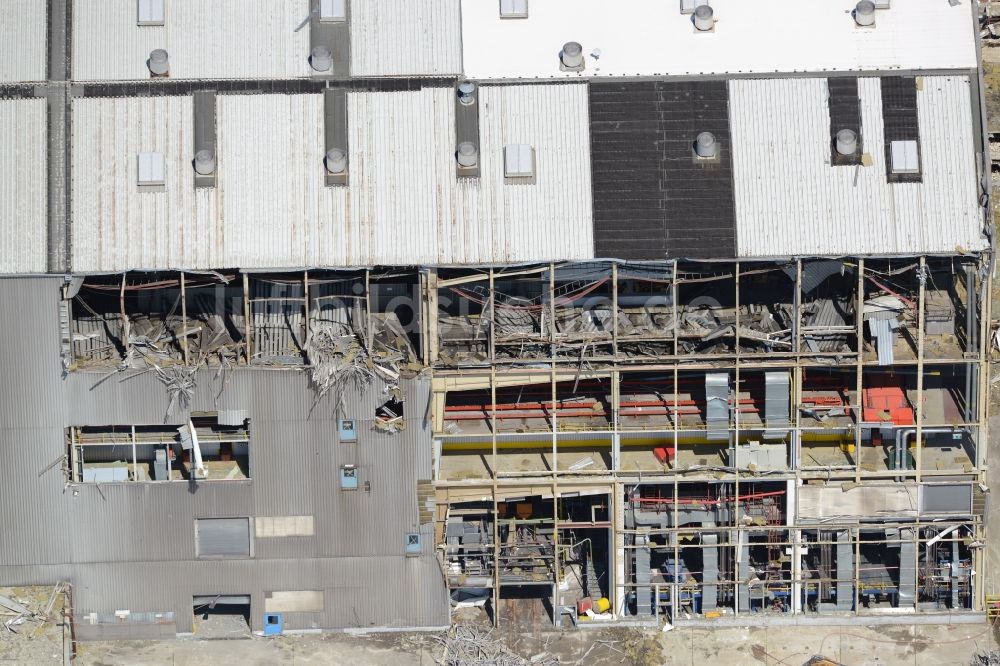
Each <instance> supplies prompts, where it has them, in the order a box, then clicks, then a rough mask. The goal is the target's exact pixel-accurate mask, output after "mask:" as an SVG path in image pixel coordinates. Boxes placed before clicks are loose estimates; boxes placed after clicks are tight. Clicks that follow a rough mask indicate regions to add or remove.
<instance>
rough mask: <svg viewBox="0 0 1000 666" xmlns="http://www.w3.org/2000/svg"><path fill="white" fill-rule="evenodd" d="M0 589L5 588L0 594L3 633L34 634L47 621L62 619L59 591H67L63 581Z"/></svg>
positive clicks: (32, 635) (25, 635) (40, 629)
mask: <svg viewBox="0 0 1000 666" xmlns="http://www.w3.org/2000/svg"><path fill="white" fill-rule="evenodd" d="M3 591H4V592H7V594H0V622H3V627H4V629H5V631H4V632H2V633H3V635H5V636H7V637H10V636H11V635H20V636H23V637H26V638H34V637H35V636H37V634H38V633H39V632H41V631H42V629H43V628H44V627H45V626H46V625H48V624H54V623H57V622H60V621H61V613H62V607H63V601H62V595H63V594H64V593H65V592H66V586H65V585H64V584H63V583H57V584H56V585H55V586H53V587H52V588H42V587H29V588H14V589H11V588H6V589H4V590H3Z"/></svg>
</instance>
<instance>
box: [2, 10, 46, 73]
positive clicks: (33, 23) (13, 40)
mask: <svg viewBox="0 0 1000 666" xmlns="http://www.w3.org/2000/svg"><path fill="white" fill-rule="evenodd" d="M45 4H46V3H45V2H42V0H4V3H3V19H2V20H0V83H14V82H18V81H44V80H45V65H46V60H47V57H48V56H47V54H46V52H45V48H46V45H47V44H48V36H47V32H48V24H47V19H46V16H45V10H46V7H45Z"/></svg>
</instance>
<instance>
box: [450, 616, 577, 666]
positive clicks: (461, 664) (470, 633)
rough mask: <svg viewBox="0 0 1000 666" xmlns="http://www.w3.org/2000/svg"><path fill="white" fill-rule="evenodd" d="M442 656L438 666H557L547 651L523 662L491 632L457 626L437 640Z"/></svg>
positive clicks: (556, 661) (469, 626)
mask: <svg viewBox="0 0 1000 666" xmlns="http://www.w3.org/2000/svg"><path fill="white" fill-rule="evenodd" d="M438 640H439V641H441V643H443V644H444V655H442V657H441V658H440V659H438V660H437V663H439V664H441V665H442V666H557V665H558V664H559V659H558V657H555V656H553V655H551V654H548V653H547V652H543V653H541V654H537V655H535V656H533V657H532V658H531V659H525V658H524V657H521V656H520V655H518V654H516V653H515V652H513V651H511V649H510V648H509V647H507V645H506V643H504V641H503V639H502V638H501V637H499V636H497V635H496V633H495V632H494V631H493V630H492V629H484V628H480V627H477V626H474V625H461V624H457V625H454V626H452V628H451V629H450V630H449V631H448V634H447V635H446V636H445V637H443V638H439V639H438Z"/></svg>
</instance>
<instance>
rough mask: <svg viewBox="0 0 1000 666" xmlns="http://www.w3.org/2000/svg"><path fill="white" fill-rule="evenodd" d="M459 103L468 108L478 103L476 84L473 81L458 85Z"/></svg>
mask: <svg viewBox="0 0 1000 666" xmlns="http://www.w3.org/2000/svg"><path fill="white" fill-rule="evenodd" d="M458 101H459V102H461V103H462V104H464V105H466V106H468V105H470V104H475V103H476V84H475V83H473V82H472V81H462V82H461V83H459V84H458Z"/></svg>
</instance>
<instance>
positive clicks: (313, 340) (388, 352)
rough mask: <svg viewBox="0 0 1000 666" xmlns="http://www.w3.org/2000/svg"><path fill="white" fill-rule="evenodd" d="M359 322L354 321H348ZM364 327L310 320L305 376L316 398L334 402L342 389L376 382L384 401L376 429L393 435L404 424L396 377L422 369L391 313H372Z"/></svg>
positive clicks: (341, 392)
mask: <svg viewBox="0 0 1000 666" xmlns="http://www.w3.org/2000/svg"><path fill="white" fill-rule="evenodd" d="M361 320H362V319H361V318H360V317H357V318H353V320H352V321H353V322H358V321H361ZM369 323H370V326H371V331H370V332H369V331H367V330H365V328H364V327H363V326H359V325H353V326H351V325H347V324H345V323H338V322H332V321H322V320H318V319H316V320H313V321H311V322H310V327H309V337H308V338H307V339H306V342H305V344H304V345H303V350H304V351H305V353H306V356H307V358H308V366H309V377H310V380H311V383H312V386H313V390H314V391H315V393H316V400H319V399H320V398H322V397H323V396H325V395H327V394H328V393H329V394H332V395H333V396H335V399H336V401H337V402H338V403H340V402H341V399H342V397H343V395H344V392H345V391H346V390H353V391H356V392H361V391H364V390H365V388H367V387H368V385H369V384H370V383H371V382H372V381H373V380H375V379H379V380H381V381H382V382H383V384H384V385H385V392H386V393H387V394H388V395H389V400H388V401H387V402H386V404H385V405H383V407H381V408H380V409H381V410H383V413H382V414H381V415H380V418H377V419H376V420H375V426H376V427H378V428H380V429H382V430H387V431H390V432H395V431H398V430H401V429H402V428H403V426H404V425H405V422H404V421H403V414H402V394H401V391H400V390H399V379H400V377H404V376H414V375H415V374H416V373H417V372H419V371H420V369H421V365H420V363H419V362H418V361H417V354H416V352H415V351H414V349H413V345H412V344H411V343H410V340H409V338H408V337H407V335H406V331H405V330H404V329H403V326H402V324H401V323H400V321H399V318H398V317H397V316H396V315H395V314H392V313H387V314H381V315H378V316H374V315H373V316H372V317H370V318H369ZM369 333H370V336H371V337H370V340H371V344H370V347H369V343H368V340H369V337H368V336H369Z"/></svg>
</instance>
